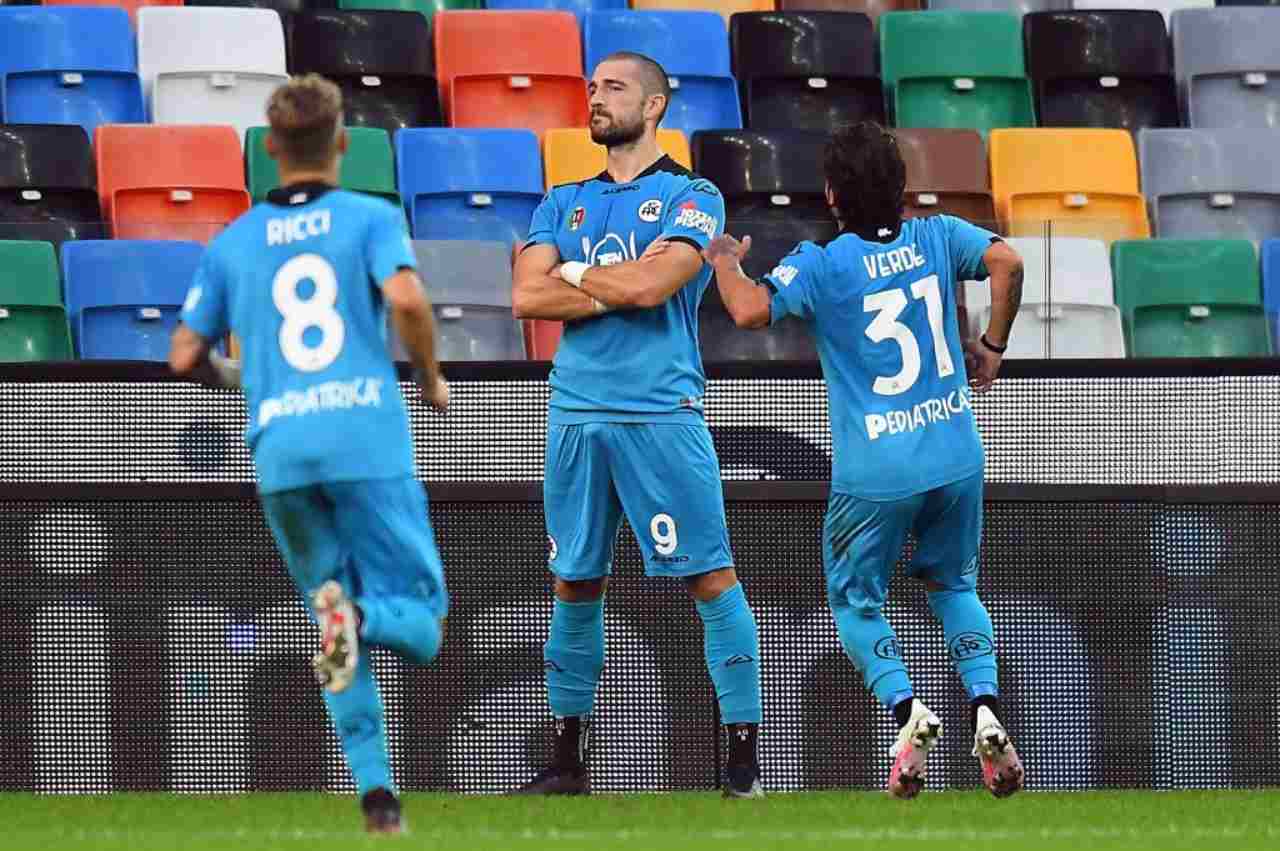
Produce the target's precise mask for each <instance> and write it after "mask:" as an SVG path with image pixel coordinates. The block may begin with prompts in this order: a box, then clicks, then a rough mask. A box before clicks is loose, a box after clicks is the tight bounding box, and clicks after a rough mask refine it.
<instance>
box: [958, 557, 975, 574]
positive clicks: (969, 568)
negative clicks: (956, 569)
mask: <svg viewBox="0 0 1280 851" xmlns="http://www.w3.org/2000/svg"><path fill="white" fill-rule="evenodd" d="M977 572H978V557H977V556H976V555H975V556H974V557H973V558H971V559H969V562H968V564H966V565H965V566H964V570H962V571H960V575H961V576H968V575H969V574H970V573H977Z"/></svg>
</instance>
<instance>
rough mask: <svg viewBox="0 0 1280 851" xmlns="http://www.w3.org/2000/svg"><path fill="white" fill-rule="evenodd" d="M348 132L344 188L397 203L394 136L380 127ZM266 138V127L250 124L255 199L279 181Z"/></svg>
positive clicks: (248, 137)
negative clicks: (392, 146) (392, 147)
mask: <svg viewBox="0 0 1280 851" xmlns="http://www.w3.org/2000/svg"><path fill="white" fill-rule="evenodd" d="M347 136H348V138H349V139H350V140H351V146H350V147H349V148H348V149H347V155H346V156H345V157H343V158H342V172H341V174H340V175H339V178H340V180H341V183H342V188H343V189H350V190H351V191H353V192H363V193H364V194H366V195H375V196H377V197H379V198H386V199H387V200H388V201H391V202H393V203H395V204H397V205H398V204H399V203H400V195H399V193H397V192H396V165H395V156H394V155H393V154H392V152H391V136H390V135H389V134H388V133H387V131H386V130H383V129H381V128H377V127H348V128H347ZM266 139H267V128H266V127H251V128H250V129H249V131H248V132H247V133H246V134H245V145H244V147H245V151H246V153H245V159H246V177H247V182H248V185H249V193H250V194H251V195H252V196H253V200H254V202H258V201H263V200H265V199H266V197H267V193H268V192H270V191H271V190H272V189H275V188H276V187H277V186H279V185H280V173H279V171H278V170H277V169H276V162H275V160H273V159H271V157H269V156H267V143H266Z"/></svg>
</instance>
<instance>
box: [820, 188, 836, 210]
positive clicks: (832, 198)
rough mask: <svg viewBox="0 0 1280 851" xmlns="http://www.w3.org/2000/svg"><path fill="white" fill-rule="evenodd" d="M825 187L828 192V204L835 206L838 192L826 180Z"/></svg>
mask: <svg viewBox="0 0 1280 851" xmlns="http://www.w3.org/2000/svg"><path fill="white" fill-rule="evenodd" d="M823 189H824V190H825V191H826V193H827V206H828V207H834V206H835V205H836V193H834V192H832V191H831V184H830V183H829V182H824V183H823Z"/></svg>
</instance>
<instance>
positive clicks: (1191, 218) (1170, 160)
mask: <svg viewBox="0 0 1280 851" xmlns="http://www.w3.org/2000/svg"><path fill="white" fill-rule="evenodd" d="M1277 11H1280V10H1277ZM1138 149H1139V160H1140V162H1141V164H1142V191H1143V194H1145V195H1146V196H1147V202H1148V203H1149V204H1150V207H1151V221H1152V224H1153V227H1154V230H1155V233H1156V235H1157V236H1161V237H1223V238H1236V239H1239V238H1245V239H1252V240H1254V241H1255V242H1256V241H1258V240H1262V239H1266V238H1267V237H1270V236H1276V235H1280V159H1277V157H1276V152H1277V151H1280V129H1277V130H1181V129H1179V130H1174V129H1147V130H1143V131H1142V132H1141V133H1139V134H1138Z"/></svg>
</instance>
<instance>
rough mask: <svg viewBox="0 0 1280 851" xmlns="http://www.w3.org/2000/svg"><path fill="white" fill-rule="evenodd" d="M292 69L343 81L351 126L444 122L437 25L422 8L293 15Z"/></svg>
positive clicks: (394, 127) (389, 129) (395, 127)
mask: <svg viewBox="0 0 1280 851" xmlns="http://www.w3.org/2000/svg"><path fill="white" fill-rule="evenodd" d="M292 17H293V21H292V27H291V32H290V34H289V40H290V44H289V64H290V68H289V70H290V71H291V72H292V73H295V74H303V73H307V72H309V71H315V72H316V73H319V74H323V75H324V76H326V77H328V78H329V79H331V80H333V81H334V82H335V83H337V84H338V85H339V86H340V87H341V88H342V94H343V99H344V102H345V106H346V112H345V120H346V123H347V125H348V126H352V127H381V128H382V129H384V130H386V131H387V132H388V133H393V134H394V133H395V131H397V130H399V129H401V128H404V127H438V126H440V125H441V124H442V123H443V122H442V119H441V113H440V96H439V92H438V90H437V86H436V75H435V62H434V59H433V56H432V51H431V32H430V27H429V26H428V25H427V21H426V19H425V18H424V17H422V15H420V14H419V13H417V12H399V11H383V10H377V11H313V12H299V13H297V14H296V15H293V16H292Z"/></svg>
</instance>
